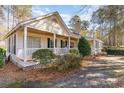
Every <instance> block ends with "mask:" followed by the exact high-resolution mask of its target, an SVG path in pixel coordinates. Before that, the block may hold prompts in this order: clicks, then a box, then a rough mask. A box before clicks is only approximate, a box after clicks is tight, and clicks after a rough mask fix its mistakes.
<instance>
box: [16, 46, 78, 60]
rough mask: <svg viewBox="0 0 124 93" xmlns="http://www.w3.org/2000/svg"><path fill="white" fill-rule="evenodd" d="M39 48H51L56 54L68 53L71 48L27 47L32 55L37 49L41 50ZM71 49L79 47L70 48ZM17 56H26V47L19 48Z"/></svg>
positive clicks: (28, 52) (28, 53)
mask: <svg viewBox="0 0 124 93" xmlns="http://www.w3.org/2000/svg"><path fill="white" fill-rule="evenodd" d="M39 49H50V50H52V51H53V52H54V53H55V54H56V55H62V54H66V53H68V52H69V48H55V49H54V48H27V56H28V57H29V56H32V53H34V52H35V51H37V50H39ZM70 49H77V48H70ZM17 53H18V54H17V56H18V57H22V58H23V57H24V49H23V48H19V49H17Z"/></svg>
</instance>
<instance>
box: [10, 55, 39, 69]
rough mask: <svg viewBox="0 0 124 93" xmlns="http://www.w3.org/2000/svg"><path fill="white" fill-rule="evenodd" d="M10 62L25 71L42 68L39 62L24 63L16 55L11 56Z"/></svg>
mask: <svg viewBox="0 0 124 93" xmlns="http://www.w3.org/2000/svg"><path fill="white" fill-rule="evenodd" d="M10 61H11V62H12V63H14V64H15V65H16V66H17V67H19V68H21V69H22V70H24V71H27V70H32V69H37V68H41V66H40V65H39V63H38V62H33V61H27V62H24V61H23V60H21V59H19V58H17V57H16V56H15V55H14V54H11V57H10Z"/></svg>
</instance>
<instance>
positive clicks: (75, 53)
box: [69, 49, 79, 55]
mask: <svg viewBox="0 0 124 93" xmlns="http://www.w3.org/2000/svg"><path fill="white" fill-rule="evenodd" d="M69 53H70V54H74V55H79V51H78V50H77V49H70V50H69Z"/></svg>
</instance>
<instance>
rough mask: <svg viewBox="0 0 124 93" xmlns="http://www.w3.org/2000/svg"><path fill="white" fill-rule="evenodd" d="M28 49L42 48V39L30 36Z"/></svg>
mask: <svg viewBox="0 0 124 93" xmlns="http://www.w3.org/2000/svg"><path fill="white" fill-rule="evenodd" d="M27 47H28V48H40V47H41V38H40V37H31V36H28V38H27Z"/></svg>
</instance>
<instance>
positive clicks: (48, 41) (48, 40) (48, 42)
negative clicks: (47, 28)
mask: <svg viewBox="0 0 124 93" xmlns="http://www.w3.org/2000/svg"><path fill="white" fill-rule="evenodd" d="M47 47H48V48H50V38H48V39H47Z"/></svg>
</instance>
